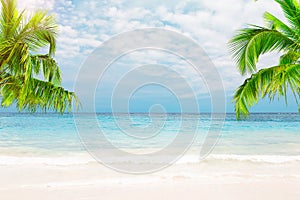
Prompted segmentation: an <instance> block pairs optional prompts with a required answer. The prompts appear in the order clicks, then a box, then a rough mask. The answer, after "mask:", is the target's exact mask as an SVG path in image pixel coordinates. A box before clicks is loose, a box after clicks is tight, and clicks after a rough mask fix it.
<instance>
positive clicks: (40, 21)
mask: <svg viewBox="0 0 300 200" xmlns="http://www.w3.org/2000/svg"><path fill="white" fill-rule="evenodd" d="M57 32H58V27H57V25H56V20H55V17H54V16H53V15H48V14H47V12H44V11H37V12H36V13H34V15H33V16H32V17H31V18H30V20H29V21H28V22H27V23H26V24H25V25H23V27H22V28H21V30H20V33H19V35H18V38H17V39H18V40H21V41H24V42H26V43H28V44H30V45H29V49H30V51H37V50H39V49H40V48H43V47H45V46H47V45H49V55H50V56H53V55H54V53H55V49H56V36H57Z"/></svg>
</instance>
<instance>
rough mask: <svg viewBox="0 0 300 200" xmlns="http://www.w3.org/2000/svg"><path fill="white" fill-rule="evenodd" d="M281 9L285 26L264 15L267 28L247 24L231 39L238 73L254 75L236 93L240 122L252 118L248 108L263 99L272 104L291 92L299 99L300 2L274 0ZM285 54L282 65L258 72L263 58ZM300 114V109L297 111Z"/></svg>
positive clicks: (230, 44) (236, 110) (281, 61)
mask: <svg viewBox="0 0 300 200" xmlns="http://www.w3.org/2000/svg"><path fill="white" fill-rule="evenodd" d="M275 1H276V2H277V3H278V4H279V5H280V6H281V8H282V10H283V12H284V16H285V18H286V21H287V22H286V23H284V22H283V21H281V20H280V19H278V18H277V17H275V16H274V15H272V14H271V13H269V12H266V13H265V14H264V19H265V21H266V26H265V27H261V26H256V25H248V27H246V28H244V29H241V30H239V31H238V32H237V34H236V35H235V36H234V37H233V38H232V39H231V40H230V42H229V46H230V50H231V53H232V55H233V58H234V60H235V61H236V63H237V67H238V70H239V71H240V73H241V74H242V75H246V74H247V73H248V74H251V76H250V78H247V79H246V80H245V81H244V83H243V84H242V85H241V86H240V87H239V88H238V89H237V90H236V92H235V94H234V98H233V101H234V103H235V112H236V117H237V119H240V118H242V117H247V116H248V115H249V110H248V109H249V107H251V106H253V105H254V104H256V103H258V101H259V100H260V99H261V98H264V97H269V99H270V101H273V100H274V98H275V97H276V96H277V97H278V98H280V97H282V96H283V97H285V101H286V103H287V102H288V101H287V92H288V91H289V90H290V91H292V93H293V96H294V98H295V100H296V102H297V104H299V103H298V102H299V99H300V89H299V88H300V59H299V58H300V4H299V1H298V0H275ZM272 51H276V52H280V53H282V55H281V57H280V60H279V64H278V65H276V66H271V67H268V68H264V69H261V70H257V67H256V64H257V62H258V59H259V57H260V56H261V55H263V54H265V53H269V52H272ZM298 110H299V112H300V107H299V108H298Z"/></svg>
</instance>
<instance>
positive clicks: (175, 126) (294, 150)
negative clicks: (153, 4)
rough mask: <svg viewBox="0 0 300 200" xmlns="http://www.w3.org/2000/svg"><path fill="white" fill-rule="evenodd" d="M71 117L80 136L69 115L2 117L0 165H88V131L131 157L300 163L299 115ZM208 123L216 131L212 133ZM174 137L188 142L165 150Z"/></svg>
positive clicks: (179, 161)
mask: <svg viewBox="0 0 300 200" xmlns="http://www.w3.org/2000/svg"><path fill="white" fill-rule="evenodd" d="M76 118H77V120H78V119H79V120H80V121H81V122H82V123H83V124H84V125H86V127H85V128H83V129H81V130H80V131H79V133H78V130H77V128H76V121H74V116H73V115H72V114H64V115H60V114H51V113H49V114H27V113H24V114H22V113H1V114H0V165H14V164H20V163H21V164H22V163H23V164H24V163H31V164H32V163H40V162H42V163H46V164H54V165H70V164H84V163H89V162H92V161H93V158H92V157H91V156H90V157H87V156H86V154H87V149H86V144H83V142H82V140H84V139H83V138H84V137H85V136H84V134H85V133H84V132H85V131H84V130H86V132H89V133H94V132H95V133H96V132H97V131H99V130H101V132H102V133H103V136H104V137H103V138H104V139H105V140H106V141H109V142H110V144H112V146H111V147H113V148H115V149H118V150H122V151H125V152H127V153H128V154H133V155H134V154H143V155H147V154H151V153H153V152H158V153H157V155H159V152H160V151H159V150H162V149H168V148H173V147H175V148H182V151H176V152H179V153H180V155H178V156H177V155H176V156H177V157H176V159H174V160H175V161H174V162H175V163H177V164H195V165H197V164H199V163H201V162H204V163H205V162H222V163H224V162H227V161H228V162H235V163H241V162H247V163H262V164H263V163H269V164H288V163H297V164H299V163H300V131H299V130H300V115H299V114H297V113H259V114H258V113H257V114H255V113H254V114H251V115H250V118H249V119H247V120H244V121H236V119H235V115H234V114H233V113H229V114H227V115H226V117H225V120H224V121H223V119H222V117H221V116H220V118H218V117H217V118H216V119H215V120H214V121H211V116H210V114H182V115H181V114H167V115H162V114H152V115H151V116H149V115H147V114H142V113H136V114H134V113H133V114H130V115H129V116H128V115H125V114H115V115H112V114H101V113H99V114H97V115H96V117H95V118H96V120H97V122H98V124H97V125H95V124H93V123H90V122H91V121H92V119H93V118H94V116H93V115H91V114H77V115H76ZM213 124H214V125H218V126H217V127H221V129H220V130H213V129H212V127H214V126H212V125H213ZM195 125H196V126H195ZM210 131H212V133H213V134H214V135H213V137H212V138H213V143H212V145H211V147H210V148H211V149H210V151H209V152H208V153H209V154H208V155H206V156H205V157H203V159H199V155H200V151H201V148H202V146H203V144H204V142H205V141H206V140H207V137H208V136H209V134H211V133H210ZM178 134H183V135H189V140H183V141H182V143H180V142H177V143H176V145H178V146H176V145H175V146H174V145H173V146H170V144H172V143H174V141H175V140H176V138H177V136H178ZM215 143H216V144H215ZM97 144H98V143H97ZM99 144H100V143H99ZM183 148H185V149H184V150H183ZM102 150H103V151H107V149H106V146H105V145H104V146H103V147H102V146H98V147H97V151H102ZM108 151H109V150H108ZM90 152H91V151H90ZM179 153H178V154H179ZM74 157H77V158H76V159H74ZM93 157H94V158H95V156H93ZM96 157H97V156H96ZM96 159H97V158H96ZM161 159H164V158H161ZM99 160H100V161H101V158H100V159H98V161H99ZM172 161H173V160H172ZM127 162H128V161H127ZM147 162H151V160H150V161H147Z"/></svg>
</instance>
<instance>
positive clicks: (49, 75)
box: [31, 55, 62, 86]
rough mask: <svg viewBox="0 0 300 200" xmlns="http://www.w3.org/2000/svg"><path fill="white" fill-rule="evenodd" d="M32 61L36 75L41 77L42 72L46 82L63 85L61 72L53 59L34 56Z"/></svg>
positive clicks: (44, 56)
mask: <svg viewBox="0 0 300 200" xmlns="http://www.w3.org/2000/svg"><path fill="white" fill-rule="evenodd" d="M31 61H32V65H33V71H34V73H35V74H36V75H39V74H40V73H41V72H42V73H43V75H44V80H46V81H48V82H51V83H53V84H55V85H57V86H60V85H61V81H62V78H61V70H60V68H59V66H58V65H57V62H56V61H55V60H54V59H53V58H51V57H50V56H49V55H34V56H31Z"/></svg>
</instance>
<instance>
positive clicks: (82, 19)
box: [19, 0, 297, 112]
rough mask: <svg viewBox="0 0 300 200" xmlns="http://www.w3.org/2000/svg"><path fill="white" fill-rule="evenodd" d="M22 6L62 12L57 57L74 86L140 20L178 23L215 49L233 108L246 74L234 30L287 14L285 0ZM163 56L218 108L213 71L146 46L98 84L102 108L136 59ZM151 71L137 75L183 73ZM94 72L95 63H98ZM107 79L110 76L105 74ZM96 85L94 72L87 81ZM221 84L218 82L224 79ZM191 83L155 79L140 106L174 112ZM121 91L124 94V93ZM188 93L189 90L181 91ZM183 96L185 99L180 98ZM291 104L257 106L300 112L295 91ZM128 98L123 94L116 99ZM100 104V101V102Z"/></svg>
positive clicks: (271, 61)
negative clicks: (233, 47) (280, 0)
mask: <svg viewBox="0 0 300 200" xmlns="http://www.w3.org/2000/svg"><path fill="white" fill-rule="evenodd" d="M19 7H20V8H26V9H28V10H30V11H34V10H36V9H39V8H42V9H47V10H49V12H50V13H53V14H55V15H56V17H57V20H58V23H59V27H60V33H59V37H58V41H57V42H58V48H57V54H56V59H57V61H58V63H59V65H60V66H61V68H62V72H63V85H64V86H65V87H66V88H68V89H69V90H74V86H75V82H76V77H77V74H78V73H79V71H80V69H81V67H82V64H83V63H84V61H85V60H86V59H87V58H88V56H89V55H90V54H91V53H92V52H93V51H94V50H95V49H96V48H97V47H99V46H100V45H101V44H102V43H103V42H104V41H106V40H109V39H110V38H111V37H112V36H115V35H118V34H120V33H123V32H126V31H131V30H135V29H138V28H149V27H156V28H163V29H166V30H172V31H176V32H178V33H181V34H183V35H185V36H186V37H189V38H191V39H192V40H194V41H195V42H197V43H198V44H199V45H200V46H201V47H202V48H203V49H204V50H205V51H206V53H207V54H208V56H209V58H210V59H211V61H212V63H213V64H214V66H215V67H216V68H217V70H218V72H219V73H220V75H221V77H222V81H223V86H224V88H225V93H226V99H227V102H226V106H227V107H226V110H227V112H233V109H234V108H233V105H232V103H231V99H232V95H233V93H234V90H235V89H236V87H237V86H238V85H240V84H241V83H242V82H243V80H244V79H245V78H246V77H242V76H241V75H240V74H239V73H238V72H237V70H236V68H235V64H234V63H233V61H232V59H231V57H230V55H229V53H228V48H227V42H228V40H229V39H230V38H231V37H232V35H233V34H234V31H235V30H237V29H239V28H241V27H244V26H245V24H247V23H253V24H259V25H263V24H264V22H263V20H262V14H263V13H264V12H265V11H269V12H271V13H273V14H274V15H276V16H278V17H279V18H283V17H282V13H281V11H280V7H279V6H278V5H277V4H276V3H274V2H273V1H272V0H262V1H257V2H254V1H253V0H247V1H246V0H243V1H242V0H214V1H212V0H180V1H179V0H165V1H158V0H151V1H146V0H145V1H140V0H131V1H121V0H103V1H100V0H85V1H79V0H73V1H72V0H22V1H21V0H19ZM277 60H278V55H276V54H271V55H267V56H263V58H262V59H261V60H260V62H259V64H258V66H259V68H260V67H264V66H271V65H275V64H276V63H277ZM147 64H148V65H151V64H161V65H164V66H177V67H176V69H178V73H180V74H181V75H182V77H185V79H186V80H187V82H189V84H190V85H191V88H192V89H193V91H195V92H196V93H197V97H198V103H199V105H200V110H201V111H203V112H210V98H209V94H208V90H207V88H206V89H205V84H204V83H203V82H205V78H206V77H204V78H203V77H202V79H201V78H199V77H197V76H196V75H195V74H193V72H192V71H191V70H190V69H189V67H188V66H187V64H186V63H184V62H182V60H180V59H178V58H175V57H174V56H172V55H168V54H167V53H165V52H159V51H153V50H144V51H137V52H133V53H131V54H128V55H126V56H124V57H122V58H120V59H119V60H117V61H116V62H114V63H113V65H112V67H111V69H110V70H109V71H108V72H107V74H105V76H104V78H103V82H99V86H98V87H97V91H95V94H96V96H95V102H96V104H95V107H96V110H97V111H98V112H109V111H111V104H110V102H111V99H112V92H111V90H112V88H113V87H114V86H115V85H116V83H117V81H118V77H122V74H124V73H125V74H126V72H128V70H129V71H130V69H131V68H132V66H142V65H147ZM155 72H158V71H151V72H149V73H148V74H147V73H143V74H139V75H136V76H135V77H134V79H144V78H147V76H149V74H151V76H152V78H154V79H155V78H161V79H164V80H167V81H168V84H172V86H174V85H176V84H177V85H178V86H176V87H177V88H178V90H179V89H180V84H179V83H178V82H176V79H174V78H172V77H171V76H170V75H167V74H166V73H163V71H160V73H155ZM91 73H93V71H91ZM101 80H102V79H101ZM84 87H86V90H89V80H88V79H87V80H86V83H85V84H84ZM216 87H218V86H216ZM185 91H186V90H185V88H182V91H181V92H179V93H180V94H178V95H177V96H176V95H175V96H174V94H172V93H170V92H168V90H167V89H166V88H164V87H158V86H155V85H149V86H146V87H141V88H140V89H139V90H138V91H136V92H135V93H134V94H133V95H132V98H131V99H130V101H129V107H130V110H131V111H134V112H147V111H148V109H150V108H151V106H153V105H156V104H161V105H162V106H163V107H164V109H165V110H167V111H168V112H177V111H180V109H179V106H178V101H183V100H182V98H184V99H185V100H184V101H189V99H188V97H187V96H188V95H187V94H185ZM117 96H118V95H117ZM181 97H182V98H181ZM80 98H81V101H82V104H83V110H84V111H88V110H89V109H91V102H90V99H87V98H86V97H85V96H81V97H80ZM176 98H177V100H176ZM178 98H179V100H178ZM289 99H290V100H291V101H290V102H289V106H288V107H286V106H285V103H284V101H283V100H281V101H279V102H278V101H275V102H274V103H272V104H269V101H268V100H263V101H261V102H260V103H259V104H258V105H257V106H255V107H253V109H252V111H254V112H268V111H271V112H284V111H287V112H296V111H297V105H296V103H295V102H294V100H293V98H292V96H291V95H290V97H289ZM118 101H119V103H120V104H122V102H121V101H123V99H122V94H119V96H118V97H117V98H116V99H115V100H114V102H115V105H116V107H118ZM92 107H93V105H92Z"/></svg>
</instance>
